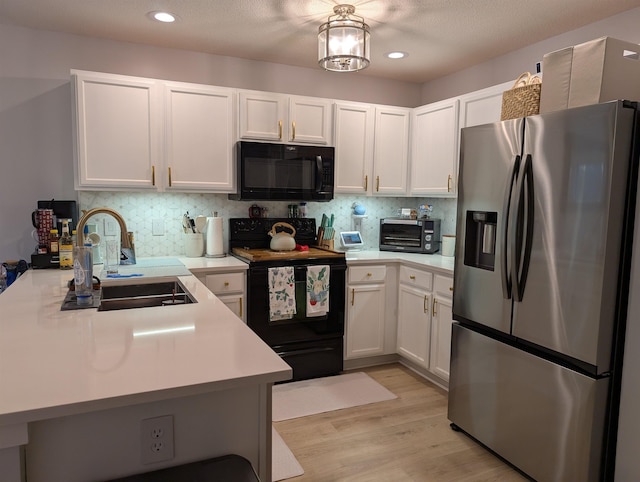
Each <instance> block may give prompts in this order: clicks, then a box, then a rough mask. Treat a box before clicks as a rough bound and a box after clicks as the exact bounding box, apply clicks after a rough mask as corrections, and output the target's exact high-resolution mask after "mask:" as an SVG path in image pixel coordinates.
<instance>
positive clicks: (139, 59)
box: [0, 25, 420, 262]
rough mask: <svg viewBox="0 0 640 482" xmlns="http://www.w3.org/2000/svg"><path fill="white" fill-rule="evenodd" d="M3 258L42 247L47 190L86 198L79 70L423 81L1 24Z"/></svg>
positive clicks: (331, 91)
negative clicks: (75, 85) (79, 165)
mask: <svg viewBox="0 0 640 482" xmlns="http://www.w3.org/2000/svg"><path fill="white" fill-rule="evenodd" d="M0 27H1V28H0V66H1V67H0V262H1V261H5V260H9V259H19V258H23V259H27V260H29V256H30V254H31V253H32V252H33V250H34V248H35V242H34V241H33V240H32V238H31V236H30V232H31V230H32V229H33V228H32V226H31V222H30V220H29V219H30V216H31V211H32V210H33V209H35V207H36V203H37V201H38V200H39V199H42V200H45V199H52V198H56V199H76V193H75V191H74V188H73V164H72V162H73V146H72V135H71V93H70V86H69V70H70V69H72V68H74V69H83V70H94V71H100V72H111V73H120V74H125V75H134V76H142V77H155V78H161V79H169V80H176V81H184V82H195V83H203V84H212V85H220V86H229V87H237V88H244V89H256V90H265V91H271V92H283V93H289V94H300V95H310V96H316V97H326V98H334V99H348V100H354V101H361V102H371V103H378V104H389V105H399V106H411V107H412V106H415V105H417V104H419V101H420V85H419V84H412V83H407V82H395V81H390V80H385V79H376V78H373V77H367V76H366V75H360V74H357V73H356V74H350V75H341V74H339V73H335V72H333V73H332V72H326V71H323V70H321V69H305V68H299V67H289V66H285V65H280V64H271V63H265V62H254V61H248V60H242V59H236V58H231V57H223V56H215V55H208V54H202V53H196V52H188V51H183V50H176V49H162V48H155V47H150V46H146V45H138V44H128V43H123V42H115V41H110V40H103V39H97V38H90V37H81V36H76V35H68V34H61V33H55V32H47V31H39V30H33V29H27V28H22V27H16V26H11V25H0Z"/></svg>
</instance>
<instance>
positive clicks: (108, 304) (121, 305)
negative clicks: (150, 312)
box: [98, 281, 197, 311]
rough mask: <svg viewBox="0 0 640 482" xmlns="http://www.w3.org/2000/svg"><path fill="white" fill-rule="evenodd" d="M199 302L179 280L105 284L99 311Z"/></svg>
mask: <svg viewBox="0 0 640 482" xmlns="http://www.w3.org/2000/svg"><path fill="white" fill-rule="evenodd" d="M190 303H197V301H196V300H195V299H194V298H193V296H192V295H191V293H189V292H188V291H187V290H186V289H185V287H184V286H183V285H182V284H181V283H180V282H179V281H162V282H156V283H138V284H125V285H122V284H117V285H111V286H103V287H102V294H101V296H100V305H99V306H98V311H111V310H126V309H131V308H148V307H151V306H175V305H185V304H190Z"/></svg>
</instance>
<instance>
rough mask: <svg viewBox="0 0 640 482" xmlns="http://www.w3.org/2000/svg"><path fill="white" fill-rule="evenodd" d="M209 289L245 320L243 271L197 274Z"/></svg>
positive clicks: (244, 275) (244, 274) (244, 277)
mask: <svg viewBox="0 0 640 482" xmlns="http://www.w3.org/2000/svg"><path fill="white" fill-rule="evenodd" d="M197 277H198V279H199V280H200V281H202V282H203V283H204V284H205V286H206V287H207V288H209V291H211V292H212V293H213V294H214V295H216V296H217V297H218V299H220V301H222V302H223V303H224V304H225V305H226V306H227V307H228V308H229V309H230V310H231V311H233V312H234V313H235V314H236V316H237V317H238V318H240V319H241V320H242V321H244V322H245V323H246V322H247V310H246V305H247V303H246V298H245V292H246V290H245V285H246V281H245V280H246V273H245V271H244V270H243V271H230V272H226V273H219V272H216V273H213V274H206V273H204V274H201V273H199V274H198V275H197Z"/></svg>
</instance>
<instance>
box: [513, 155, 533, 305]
mask: <svg viewBox="0 0 640 482" xmlns="http://www.w3.org/2000/svg"><path fill="white" fill-rule="evenodd" d="M532 161H533V159H532V157H531V154H527V156H526V157H525V160H524V164H523V166H522V175H521V176H520V178H519V179H518V185H517V187H516V196H517V199H518V201H517V203H516V216H517V221H516V226H515V230H514V231H515V246H513V249H512V251H511V263H512V266H511V268H512V278H513V299H514V300H515V301H522V297H523V296H524V289H525V285H526V282H527V274H528V272H529V263H530V262H531V247H532V244H533V212H534V204H533V203H534V199H535V198H534V192H533V163H532Z"/></svg>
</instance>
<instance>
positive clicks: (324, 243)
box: [318, 239, 333, 251]
mask: <svg viewBox="0 0 640 482" xmlns="http://www.w3.org/2000/svg"><path fill="white" fill-rule="evenodd" d="M318 247H320V248H324V249H330V250H332V251H333V239H320V240H318Z"/></svg>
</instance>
